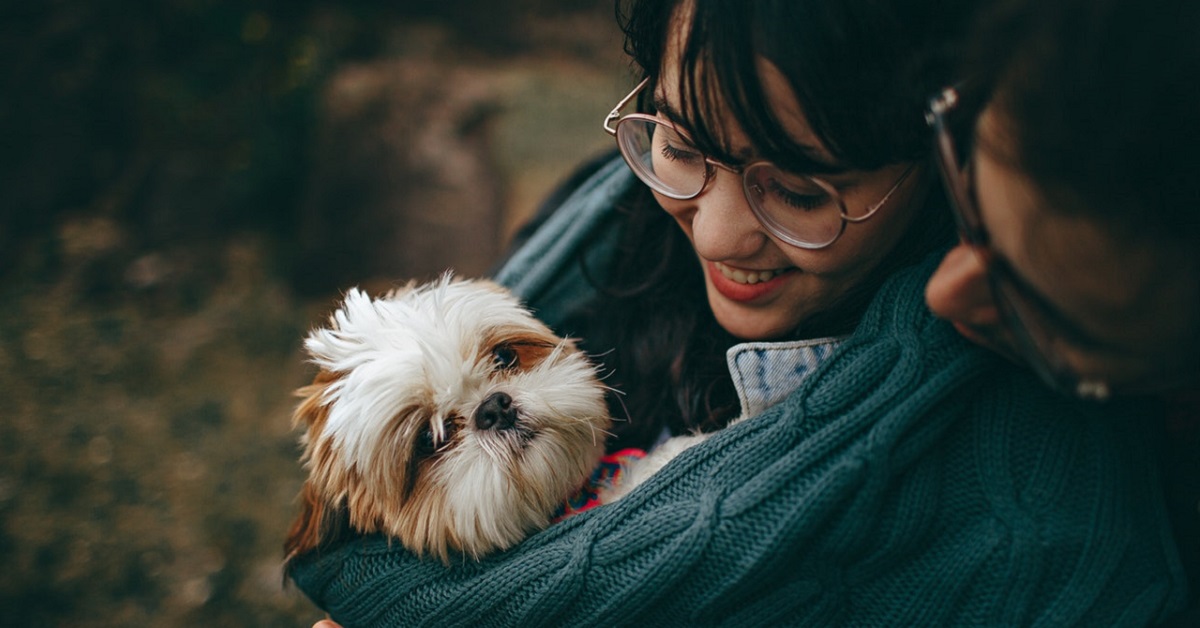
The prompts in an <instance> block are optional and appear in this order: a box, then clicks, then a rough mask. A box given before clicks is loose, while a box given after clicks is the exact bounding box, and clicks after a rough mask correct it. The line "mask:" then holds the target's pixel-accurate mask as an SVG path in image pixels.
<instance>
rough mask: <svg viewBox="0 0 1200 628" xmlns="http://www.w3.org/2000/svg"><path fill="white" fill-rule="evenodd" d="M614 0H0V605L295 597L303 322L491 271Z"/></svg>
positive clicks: (523, 211) (598, 95) (590, 128)
mask: <svg viewBox="0 0 1200 628" xmlns="http://www.w3.org/2000/svg"><path fill="white" fill-rule="evenodd" d="M621 45H622V40H621V36H620V33H619V31H618V29H617V27H616V23H615V20H614V18H613V8H612V3H611V2H610V1H609V0H586V1H585V0H508V1H506V2H497V1H495V0H400V1H395V2H384V1H382V0H344V1H341V2H334V1H322V0H287V1H284V0H277V1H268V0H250V1H246V0H242V1H234V0H157V1H153V2H152V1H142V2H122V3H102V2H91V1H88V0H43V1H42V2H30V3H24V4H22V5H20V6H18V5H16V3H7V4H6V7H5V8H3V9H0V56H2V58H3V59H4V61H3V63H0V145H2V146H3V149H2V150H0V221H2V222H0V303H2V305H0V396H2V398H3V402H0V565H3V570H2V571H0V625H3V626H17V625H29V626H307V625H310V624H311V623H312V621H314V620H315V619H317V618H318V617H320V616H321V614H320V612H319V611H318V610H317V609H315V607H313V606H312V605H311V604H310V603H309V602H308V601H307V600H306V599H305V598H304V597H303V595H301V594H300V593H298V592H297V591H296V590H295V589H294V588H285V587H284V586H282V584H281V574H280V569H279V566H280V561H281V558H282V552H281V543H282V539H283V535H284V533H285V532H286V529H287V526H288V523H289V522H290V520H291V518H292V516H293V514H294V513H295V508H296V504H295V495H296V492H297V491H298V489H299V486H300V482H301V480H302V478H303V473H302V470H301V469H300V466H299V464H298V462H297V457H298V453H299V449H298V447H297V445H296V434H295V433H293V431H292V430H291V425H290V416H291V409H292V407H293V405H294V403H295V399H294V398H293V397H292V396H291V391H292V390H293V389H295V388H296V387H298V386H300V385H302V384H304V383H306V381H307V380H309V379H311V377H312V375H313V372H314V370H313V369H312V368H311V367H310V366H309V365H306V364H305V363H304V362H303V356H302V355H301V353H300V340H301V338H302V336H303V335H304V333H305V332H306V331H307V330H308V329H309V328H310V327H311V326H313V325H315V324H318V323H320V322H322V321H323V320H324V317H325V315H326V314H327V313H328V312H329V311H330V310H331V308H332V307H333V305H334V301H335V299H336V298H337V297H338V295H339V294H340V292H341V291H342V290H344V289H346V288H348V287H350V286H353V285H364V286H370V287H372V288H378V287H386V286H387V285H390V284H391V283H395V282H402V281H404V280H407V279H409V278H414V277H415V278H422V279H423V278H429V277H432V276H434V275H436V274H438V273H440V272H441V271H442V270H443V269H445V268H454V269H455V270H456V271H457V272H458V273H459V274H460V275H479V274H483V273H485V272H486V271H487V270H488V268H490V266H491V264H492V263H493V262H494V261H495V260H496V258H497V256H498V255H499V254H500V253H501V252H502V251H503V250H504V247H505V245H506V243H507V241H508V239H509V238H510V236H511V234H512V233H513V230H514V229H515V228H516V227H517V226H518V225H519V224H520V223H521V221H522V220H523V219H524V218H525V217H527V216H528V215H529V213H530V212H531V211H533V210H534V208H535V207H536V206H537V204H538V202H539V201H540V200H541V198H542V197H543V196H544V195H545V194H547V193H548V192H549V191H550V190H551V189H552V188H553V186H554V185H555V183H556V182H558V181H559V180H560V179H561V178H562V177H564V176H566V175H567V174H568V173H569V171H570V169H571V167H572V166H573V165H575V164H577V163H579V162H581V161H582V160H584V159H586V158H587V157H590V156H592V155H595V154H596V153H597V152H599V151H601V150H603V149H605V148H607V147H609V146H611V139H610V138H609V137H608V136H607V135H605V134H604V133H603V132H602V131H601V128H600V121H601V119H602V118H603V116H604V114H606V113H607V112H608V110H609V109H610V108H611V107H612V105H613V103H615V102H616V100H617V99H618V98H619V97H620V96H622V95H624V93H625V92H626V91H627V90H628V89H629V88H630V87H631V86H632V84H633V80H632V79H633V77H632V76H631V75H630V70H629V67H628V65H627V62H626V60H625V58H624V56H623V54H622V52H621Z"/></svg>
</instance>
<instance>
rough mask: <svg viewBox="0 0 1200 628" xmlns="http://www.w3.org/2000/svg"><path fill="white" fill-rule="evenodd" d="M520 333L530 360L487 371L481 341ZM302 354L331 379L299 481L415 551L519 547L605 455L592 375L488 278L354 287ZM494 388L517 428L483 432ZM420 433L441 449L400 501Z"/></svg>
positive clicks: (601, 407)
mask: <svg viewBox="0 0 1200 628" xmlns="http://www.w3.org/2000/svg"><path fill="white" fill-rule="evenodd" d="M526 337H537V338H545V339H546V341H545V343H544V344H541V345H538V347H539V348H538V349H537V350H536V354H537V360H533V359H531V360H530V362H536V365H532V364H524V363H522V365H521V367H520V368H512V369H503V368H499V367H497V363H496V361H495V359H494V358H493V357H492V355H491V353H490V351H491V347H489V346H487V343H488V342H494V341H496V340H497V339H498V340H500V341H501V342H503V341H504V339H505V338H516V339H518V340H519V339H521V338H526ZM489 339H491V340H489ZM305 347H306V349H307V350H308V352H309V353H310V355H311V356H312V360H313V362H315V363H316V364H317V365H318V366H320V368H321V369H322V370H323V371H326V372H328V373H330V374H333V376H334V377H333V378H332V379H331V380H330V381H329V383H328V385H327V386H325V387H324V388H323V389H322V390H321V391H320V392H319V393H318V394H320V395H321V396H320V399H319V404H317V405H319V406H321V407H323V408H324V409H325V410H326V412H327V415H326V419H325V422H324V424H323V426H321V427H320V429H319V430H317V429H316V428H315V427H311V428H310V431H309V433H308V434H307V435H306V437H305V438H304V439H303V442H304V443H305V445H306V452H305V459H306V461H307V462H308V466H309V469H310V483H311V484H312V485H313V486H314V487H316V488H317V490H318V492H319V493H320V494H322V495H323V496H324V498H325V499H326V500H327V501H328V502H329V503H337V502H339V501H341V502H348V508H349V509H350V511H351V512H350V519H351V523H352V524H353V525H354V526H355V527H357V528H359V529H360V530H363V531H373V530H372V528H374V527H379V528H380V529H381V531H383V532H386V533H391V534H394V535H397V536H400V537H401V538H402V539H403V540H405V541H406V544H407V545H410V549H413V550H414V551H417V552H419V553H423V552H426V551H428V552H432V553H435V554H438V555H441V556H442V557H443V559H445V558H446V556H447V551H448V550H458V551H462V552H465V553H467V554H469V555H472V556H476V557H478V556H481V555H482V554H484V553H487V552H489V551H492V550H494V549H501V548H504V547H508V546H510V545H512V544H513V543H516V542H517V541H519V540H520V539H521V538H523V537H524V536H525V535H526V534H528V533H529V532H531V531H532V530H535V529H537V528H540V527H544V526H545V525H547V524H548V522H549V516H550V514H551V511H552V510H553V509H554V507H555V506H556V505H558V504H560V503H561V502H562V501H563V500H564V499H565V498H566V497H567V496H569V494H570V493H572V492H573V491H574V490H575V489H576V488H578V487H579V486H580V484H581V483H582V482H583V480H584V479H585V478H586V476H587V475H588V473H590V471H591V470H592V468H593V467H594V465H595V463H596V461H597V460H598V458H599V456H600V454H601V452H602V450H603V442H604V437H605V432H604V431H605V430H606V429H607V428H608V427H609V424H610V420H609V417H608V415H607V407H606V404H605V401H604V390H605V389H604V387H603V386H602V385H601V384H600V382H599V380H598V378H597V377H596V373H595V370H594V367H593V366H592V365H591V364H590V363H589V362H588V361H587V359H586V358H585V357H584V355H583V354H582V353H581V352H580V351H579V350H578V349H576V348H575V347H574V345H573V344H572V343H571V342H569V341H567V340H563V339H558V338H555V337H554V336H553V335H552V333H551V332H550V330H549V329H548V328H547V327H546V326H545V325H544V324H543V323H541V322H540V321H538V320H537V319H536V318H534V317H533V316H532V314H530V313H529V311H528V310H526V309H525V308H524V307H522V306H521V305H520V304H519V302H518V301H517V300H516V299H515V298H514V297H513V296H512V295H510V294H509V293H507V292H505V291H503V290H502V289H501V288H499V287H498V286H496V285H495V284H491V283H490V282H481V281H462V280H454V279H452V278H451V277H450V276H449V275H447V276H444V277H443V278H442V279H441V280H439V281H436V282H433V283H430V284H426V285H422V286H417V287H412V286H410V287H409V288H407V289H402V290H399V291H397V292H396V294H394V295H389V296H387V297H383V298H378V299H372V298H370V297H368V296H367V295H366V294H364V293H363V292H361V291H359V290H357V289H355V290H351V291H349V292H348V293H347V294H346V297H345V299H344V301H343V303H342V305H341V307H340V308H339V309H338V310H337V311H336V312H335V313H334V314H333V315H332V317H331V321H330V325H329V326H328V327H326V328H321V329H316V330H314V331H313V332H312V333H311V334H310V335H309V336H308V338H307V340H306V342H305ZM499 392H503V393H506V394H507V395H509V396H510V397H511V399H512V406H513V408H515V409H516V410H517V421H516V425H515V426H514V427H513V428H512V429H483V428H480V427H479V426H478V425H477V424H476V421H475V420H474V417H475V414H476V411H477V409H478V408H479V406H480V404H482V403H483V402H484V401H485V400H486V399H488V397H489V396H491V395H493V394H494V393H499ZM302 407H303V406H302ZM411 408H418V409H419V412H415V413H411V412H409V413H406V411H405V409H411ZM414 416H419V417H420V419H414V418H413V417H414ZM299 420H310V419H301V417H299V416H298V421H299ZM413 423H415V424H413ZM426 427H428V428H429V429H430V430H431V431H432V432H433V434H434V440H435V441H436V442H437V445H438V448H439V450H438V453H437V455H436V456H433V457H431V458H430V459H429V460H430V462H429V463H428V464H425V465H424V466H422V467H421V472H420V477H419V478H418V479H417V480H416V482H417V483H418V484H419V489H418V490H416V491H414V493H413V495H411V496H410V497H409V498H408V499H407V501H404V500H399V498H398V497H397V494H398V493H402V492H403V486H402V482H401V481H400V480H399V479H398V478H400V477H402V475H401V470H402V469H405V468H408V467H406V466H405V465H408V464H410V463H409V458H410V457H411V454H412V448H411V442H412V440H413V438H414V435H415V434H417V433H418V432H419V431H420V430H422V429H425V428H426ZM322 448H325V449H322ZM319 450H320V451H331V452H332V455H326V456H323V457H322V456H321V455H319V453H318V451H319ZM318 459H320V460H322V461H325V462H323V463H322V464H323V466H320V465H318V464H317V460H318ZM409 483H410V484H411V483H412V481H411V480H410V482H409ZM414 502H420V503H414ZM414 531H415V532H414Z"/></svg>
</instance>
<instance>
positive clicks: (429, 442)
mask: <svg viewBox="0 0 1200 628" xmlns="http://www.w3.org/2000/svg"><path fill="white" fill-rule="evenodd" d="M435 451H437V444H436V443H434V442H433V430H432V429H430V428H429V426H426V427H424V428H422V429H421V433H420V434H417V444H416V454H417V457H419V458H424V457H425V456H429V455H431V454H433V452H435Z"/></svg>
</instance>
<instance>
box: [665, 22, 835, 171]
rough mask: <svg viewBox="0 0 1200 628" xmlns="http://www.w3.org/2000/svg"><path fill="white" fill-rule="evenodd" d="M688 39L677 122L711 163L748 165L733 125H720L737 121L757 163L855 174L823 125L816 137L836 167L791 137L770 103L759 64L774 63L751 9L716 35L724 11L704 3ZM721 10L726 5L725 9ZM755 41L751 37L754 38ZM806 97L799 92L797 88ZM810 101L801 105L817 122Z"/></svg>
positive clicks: (814, 127) (815, 128) (817, 127)
mask: <svg viewBox="0 0 1200 628" xmlns="http://www.w3.org/2000/svg"><path fill="white" fill-rule="evenodd" d="M698 4H702V5H703V6H697V7H696V9H695V10H696V14H695V15H694V16H693V19H692V22H691V24H690V30H689V31H688V32H687V35H686V41H687V47H686V48H685V49H684V50H683V51H682V54H681V59H680V70H679V72H680V85H679V92H680V107H681V110H680V111H678V112H674V113H675V115H676V116H677V117H678V118H679V119H678V120H677V122H678V123H679V124H680V125H681V126H683V127H684V128H685V129H686V130H687V132H688V133H689V134H690V135H691V137H692V139H693V140H694V141H695V142H696V145H697V147H698V148H699V149H700V150H702V151H704V152H705V153H707V154H708V155H709V156H710V157H712V158H714V159H716V160H718V161H721V162H723V163H728V164H740V163H743V162H744V161H745V160H746V156H745V155H739V154H737V153H736V152H735V151H734V148H733V145H732V144H733V143H732V141H731V139H730V137H729V133H728V128H729V125H725V124H720V122H721V121H722V120H727V119H729V118H730V117H732V119H733V120H734V121H735V122H736V125H737V127H738V128H740V130H741V131H742V132H743V133H744V134H745V136H746V138H747V140H748V141H749V142H750V145H751V148H752V150H753V151H754V156H755V158H756V159H765V160H768V161H771V162H773V163H775V164H776V165H778V166H780V167H781V168H784V169H785V170H788V171H792V172H802V173H810V174H829V173H836V172H841V171H844V170H847V169H848V168H849V164H848V163H846V160H845V159H844V156H843V155H839V154H838V153H837V151H836V149H835V146H836V143H835V142H832V141H830V138H828V137H827V136H826V134H825V133H822V132H821V131H822V129H821V127H820V125H818V124H815V123H813V124H812V130H813V132H814V133H815V134H816V136H817V137H818V139H819V140H820V141H821V143H822V144H824V146H825V148H826V149H827V150H829V151H830V152H831V153H832V154H833V155H834V157H835V159H836V162H835V163H830V162H828V161H827V160H826V159H823V158H819V156H818V155H816V154H814V153H813V151H812V150H809V147H806V146H803V145H800V144H799V143H797V142H796V140H795V139H794V138H792V137H791V135H790V134H789V132H788V130H787V129H786V128H785V126H784V125H783V123H782V122H781V121H780V119H779V116H778V115H777V113H776V112H775V111H774V110H773V109H772V108H771V107H770V106H768V105H769V103H770V98H769V97H768V96H767V94H766V91H765V89H764V87H763V84H762V77H761V73H760V68H759V63H760V61H761V60H763V59H767V60H770V57H768V56H767V55H766V54H764V51H763V50H762V46H760V45H759V42H761V41H762V39H763V31H762V29H761V28H760V27H759V25H758V24H757V23H756V22H757V21H758V20H756V16H760V15H761V14H759V13H757V12H756V11H753V10H749V9H748V7H746V8H743V9H742V10H738V11H726V13H727V15H725V16H723V17H722V19H721V20H720V24H721V27H720V28H711V27H710V25H712V24H713V23H715V22H716V20H717V17H716V16H717V14H719V13H720V11H721V9H719V8H718V7H716V6H714V5H713V4H711V3H698ZM718 4H719V3H718ZM748 34H749V36H748ZM789 86H790V87H791V88H792V90H793V91H794V92H795V93H796V94H797V95H799V94H800V92H799V90H797V89H796V87H797V86H796V85H794V84H792V83H791V82H789ZM807 102H812V101H811V100H810V99H805V98H802V97H799V102H798V105H799V106H800V108H801V111H802V112H803V113H804V115H805V117H806V118H808V119H810V120H812V119H813V114H812V108H811V107H809V106H808V105H807V104H806V103H807Z"/></svg>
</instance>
